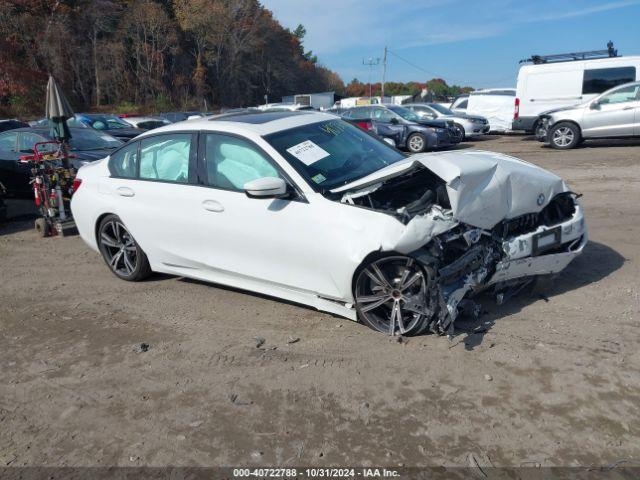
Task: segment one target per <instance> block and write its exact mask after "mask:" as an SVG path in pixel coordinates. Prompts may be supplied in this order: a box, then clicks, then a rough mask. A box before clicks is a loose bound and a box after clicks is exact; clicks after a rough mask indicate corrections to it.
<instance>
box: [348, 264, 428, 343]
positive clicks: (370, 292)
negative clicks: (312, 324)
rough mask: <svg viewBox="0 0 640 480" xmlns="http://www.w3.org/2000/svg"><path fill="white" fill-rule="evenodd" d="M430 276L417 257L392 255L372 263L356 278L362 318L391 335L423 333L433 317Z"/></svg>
mask: <svg viewBox="0 0 640 480" xmlns="http://www.w3.org/2000/svg"><path fill="white" fill-rule="evenodd" d="M429 283H430V281H429V276H428V273H427V272H426V271H425V270H424V269H423V268H422V267H421V266H420V264H419V263H418V262H417V261H415V260H414V259H413V258H410V257H405V256H389V257H383V258H379V259H377V260H374V261H372V262H371V263H369V264H368V265H365V266H364V268H362V269H361V270H360V271H359V273H358V276H357V278H356V285H355V299H356V310H357V312H358V318H359V319H360V320H361V321H362V323H364V324H365V325H367V326H368V327H370V328H372V329H374V330H377V331H379V332H382V333H386V334H388V335H417V334H419V333H422V332H423V331H424V330H425V329H426V327H427V326H428V325H429V322H430V320H431V317H432V312H431V311H430V309H429V305H427V304H428V303H429V302H428V300H427V299H428V298H429V292H428V287H429Z"/></svg>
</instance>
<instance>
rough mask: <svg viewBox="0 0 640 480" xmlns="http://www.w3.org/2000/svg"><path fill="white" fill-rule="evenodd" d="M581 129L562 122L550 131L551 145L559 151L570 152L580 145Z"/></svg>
mask: <svg viewBox="0 0 640 480" xmlns="http://www.w3.org/2000/svg"><path fill="white" fill-rule="evenodd" d="M580 137H581V135H580V129H579V128H578V126H577V125H574V124H573V123H569V122H560V123H558V124H556V125H554V126H553V127H551V130H550V131H549V144H550V145H551V146H552V147H553V148H556V149H558V150H568V149H570V148H574V147H575V146H576V145H578V144H579V143H580Z"/></svg>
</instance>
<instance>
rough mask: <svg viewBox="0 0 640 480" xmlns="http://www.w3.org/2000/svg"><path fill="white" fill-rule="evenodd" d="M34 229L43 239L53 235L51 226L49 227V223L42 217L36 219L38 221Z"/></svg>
mask: <svg viewBox="0 0 640 480" xmlns="http://www.w3.org/2000/svg"><path fill="white" fill-rule="evenodd" d="M34 228H35V229H36V232H37V233H38V235H39V236H40V237H42V238H45V237H48V236H50V235H51V226H50V225H49V222H47V221H46V220H45V219H44V218H42V217H40V218H36V221H35V223H34Z"/></svg>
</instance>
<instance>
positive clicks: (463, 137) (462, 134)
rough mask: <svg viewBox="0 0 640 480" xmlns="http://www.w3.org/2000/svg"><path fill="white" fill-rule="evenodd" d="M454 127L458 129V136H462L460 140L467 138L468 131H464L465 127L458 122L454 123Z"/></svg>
mask: <svg viewBox="0 0 640 480" xmlns="http://www.w3.org/2000/svg"><path fill="white" fill-rule="evenodd" d="M453 128H455V129H456V130H457V132H458V136H459V137H460V141H461V142H464V141H465V140H466V138H465V135H466V132H465V131H464V127H463V126H462V125H460V124H458V123H454V124H453Z"/></svg>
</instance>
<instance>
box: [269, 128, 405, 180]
mask: <svg viewBox="0 0 640 480" xmlns="http://www.w3.org/2000/svg"><path fill="white" fill-rule="evenodd" d="M265 140H266V141H267V142H269V144H270V145H271V146H272V147H273V148H275V149H276V150H277V151H278V152H279V153H280V154H281V155H282V156H283V157H284V158H286V159H287V161H288V162H289V163H290V164H291V165H292V166H293V167H294V168H295V169H296V170H297V171H298V173H300V175H302V176H303V177H304V178H305V179H306V180H307V182H309V184H310V185H311V186H313V187H314V188H317V189H318V188H319V189H323V190H330V189H332V188H336V187H339V186H342V185H346V184H347V183H351V182H353V181H355V180H358V179H359V178H362V177H365V176H367V175H369V174H371V173H373V172H375V171H377V170H380V169H381V168H384V167H386V166H387V165H391V164H392V163H396V162H398V161H400V160H403V159H404V155H402V153H400V152H399V151H397V150H395V149H394V148H392V147H390V146H388V145H387V144H386V143H384V142H382V141H380V140H378V139H376V138H375V137H373V136H371V135H369V134H368V133H366V132H364V131H363V130H361V129H360V128H358V127H355V126H353V125H351V124H349V123H347V122H345V121H344V120H338V119H336V120H329V121H326V122H319V123H312V124H310V125H304V126H302V127H297V128H292V129H291V130H285V131H282V132H278V133H273V134H271V135H267V136H266V137H265Z"/></svg>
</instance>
